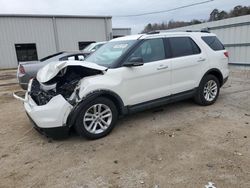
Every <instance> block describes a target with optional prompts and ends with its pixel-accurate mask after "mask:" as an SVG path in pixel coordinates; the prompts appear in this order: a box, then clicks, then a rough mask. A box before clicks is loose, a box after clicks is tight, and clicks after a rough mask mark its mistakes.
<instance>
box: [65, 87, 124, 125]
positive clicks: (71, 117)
mask: <svg viewBox="0 0 250 188" xmlns="http://www.w3.org/2000/svg"><path fill="white" fill-rule="evenodd" d="M100 96H111V97H113V98H115V101H113V102H115V105H116V106H117V107H118V112H119V115H120V116H123V115H125V114H127V113H128V110H127V108H126V107H125V106H124V103H123V101H122V99H121V98H120V96H119V95H117V94H116V93H114V92H113V91H110V90H97V91H94V92H92V93H90V94H88V95H87V96H86V97H84V98H83V99H82V101H81V102H79V103H78V104H77V105H75V106H74V108H73V109H72V110H71V112H70V114H69V116H68V119H67V126H69V127H72V126H73V125H74V123H75V121H76V118H77V116H78V113H79V111H80V110H81V108H82V105H85V104H87V103H88V102H90V101H92V100H94V99H95V98H97V97H100Z"/></svg>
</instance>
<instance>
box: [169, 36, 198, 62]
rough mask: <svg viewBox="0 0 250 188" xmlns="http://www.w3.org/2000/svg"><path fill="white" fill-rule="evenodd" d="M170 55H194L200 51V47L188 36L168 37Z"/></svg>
mask: <svg viewBox="0 0 250 188" xmlns="http://www.w3.org/2000/svg"><path fill="white" fill-rule="evenodd" d="M169 43H170V46H171V50H172V57H181V56H188V55H195V54H199V53H200V52H201V50H200V48H199V47H198V46H197V44H196V43H195V42H194V41H193V40H192V39H191V38H190V37H173V38H169Z"/></svg>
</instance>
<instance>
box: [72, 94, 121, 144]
mask: <svg viewBox="0 0 250 188" xmlns="http://www.w3.org/2000/svg"><path fill="white" fill-rule="evenodd" d="M117 118H118V112H117V108H116V106H115V104H114V103H113V101H111V100H109V99H107V98H104V97H98V98H96V99H93V100H92V101H90V102H88V103H86V104H83V105H82V108H81V109H80V111H79V113H78V116H77V119H76V123H75V129H76V132H77V133H78V134H79V135H80V136H82V137H85V138H87V139H91V140H94V139H98V138H102V137H104V136H106V135H108V134H109V133H110V132H111V131H112V129H113V128H114V126H115V124H116V122H117ZM105 123H106V124H105Z"/></svg>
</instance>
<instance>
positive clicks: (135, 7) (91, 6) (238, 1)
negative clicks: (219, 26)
mask: <svg viewBox="0 0 250 188" xmlns="http://www.w3.org/2000/svg"><path fill="white" fill-rule="evenodd" d="M201 1H204V0H182V1H181V0H179V1H177V0H0V14H64V15H110V16H113V20H112V22H113V27H131V28H132V32H133V33H138V32H140V31H141V30H143V28H144V26H145V25H146V24H147V23H149V22H151V23H155V22H157V23H161V22H167V21H169V20H171V19H174V20H180V21H189V20H191V19H194V18H195V19H207V18H208V15H209V14H210V12H211V11H212V10H213V9H215V8H218V9H220V10H230V9H232V8H233V7H234V6H236V5H247V6H250V0H214V1H212V2H209V3H207V4H202V5H197V6H194V7H189V8H185V9H180V10H176V11H172V12H168V13H161V14H154V15H147V16H141V17H127V18H121V17H117V16H118V15H130V14H139V13H145V12H153V11H161V10H167V9H171V8H176V7H180V6H185V5H188V4H192V3H197V2H201Z"/></svg>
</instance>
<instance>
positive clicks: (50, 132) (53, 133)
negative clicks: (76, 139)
mask: <svg viewBox="0 0 250 188" xmlns="http://www.w3.org/2000/svg"><path fill="white" fill-rule="evenodd" d="M26 114H27V116H28V118H29V119H30V121H31V122H32V124H33V127H34V129H36V130H37V131H38V132H39V133H40V134H42V135H45V136H47V137H49V138H53V139H56V140H59V139H65V138H67V137H68V136H69V133H70V128H69V126H62V127H54V128H41V127H38V125H37V124H36V122H35V121H34V120H33V119H32V118H31V117H30V116H29V114H28V113H26Z"/></svg>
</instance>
